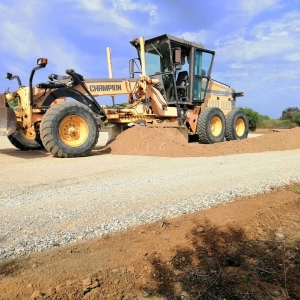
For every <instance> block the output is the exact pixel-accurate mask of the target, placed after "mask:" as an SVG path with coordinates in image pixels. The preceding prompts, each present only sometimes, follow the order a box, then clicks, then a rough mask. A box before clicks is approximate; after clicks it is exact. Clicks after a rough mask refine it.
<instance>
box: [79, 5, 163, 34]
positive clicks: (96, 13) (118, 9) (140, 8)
mask: <svg viewBox="0 0 300 300" xmlns="http://www.w3.org/2000/svg"><path fill="white" fill-rule="evenodd" d="M78 8H80V9H84V10H86V11H87V12H88V13H89V14H90V16H91V17H92V19H93V20H94V21H96V22H101V23H108V24H109V23H110V24H114V25H117V26H118V27H117V28H114V29H115V30H123V31H124V30H128V29H133V28H134V27H135V23H134V21H132V19H130V18H129V17H128V16H126V12H129V11H136V12H139V13H140V12H144V13H147V14H148V15H149V24H154V23H157V22H158V16H157V12H156V11H157V7H156V5H154V4H150V3H148V2H146V1H132V0H113V1H112V2H111V3H110V5H109V4H108V3H105V1H104V0H79V5H78ZM137 19H138V18H135V20H137Z"/></svg>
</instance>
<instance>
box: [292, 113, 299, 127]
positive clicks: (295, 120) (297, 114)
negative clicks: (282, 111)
mask: <svg viewBox="0 0 300 300" xmlns="http://www.w3.org/2000/svg"><path fill="white" fill-rule="evenodd" d="M293 122H294V123H296V124H297V125H298V126H300V110H299V111H298V112H297V113H295V115H294V118H293Z"/></svg>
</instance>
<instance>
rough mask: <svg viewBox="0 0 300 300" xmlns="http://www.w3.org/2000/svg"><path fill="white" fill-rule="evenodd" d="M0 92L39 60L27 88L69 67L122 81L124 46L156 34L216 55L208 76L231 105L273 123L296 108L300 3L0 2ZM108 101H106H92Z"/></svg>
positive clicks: (13, 86)
mask: <svg viewBox="0 0 300 300" xmlns="http://www.w3.org/2000/svg"><path fill="white" fill-rule="evenodd" d="M0 28H1V30H0V39H1V47H0V57H1V59H0V93H2V92H3V91H4V90H5V89H6V88H8V87H10V90H11V91H14V90H17V87H18V85H17V81H16V80H13V81H9V80H7V79H6V78H5V74H6V72H10V73H12V74H13V75H19V76H20V78H21V80H22V84H23V85H28V81H29V75H30V72H31V70H32V68H33V67H35V66H36V60H37V58H39V57H46V58H48V65H47V67H46V68H45V69H42V70H39V71H37V72H36V74H35V77H34V81H33V83H34V84H37V83H40V82H45V81H47V78H48V75H49V74H52V73H54V74H59V75H64V74H65V70H66V69H70V68H72V69H74V70H75V71H76V72H77V73H80V74H82V75H83V77H84V78H107V77H108V69H107V60H106V47H110V48H111V49H112V64H113V76H114V77H118V78H127V77H129V67H128V62H129V60H130V59H131V58H135V57H137V54H136V51H135V49H134V47H132V46H131V45H130V44H129V41H131V40H132V39H133V38H134V37H140V36H143V37H144V38H145V39H148V38H152V37H156V36H159V35H162V34H164V33H167V34H171V35H174V36H177V37H183V38H185V39H186V40H189V41H195V42H201V43H202V44H204V47H205V48H206V49H209V50H214V51H215V52H216V56H215V60H214V66H213V70H212V78H213V79H216V80H218V81H221V82H223V83H225V84H228V85H230V86H231V87H232V88H234V89H235V90H236V91H237V92H244V94H245V96H244V97H243V98H237V106H242V107H249V108H251V109H253V110H255V111H257V112H258V113H260V114H262V115H268V116H270V117H271V118H279V117H280V116H281V114H282V111H283V110H284V109H286V108H288V107H299V108H300V0H226V1H220V0H210V1H203V0H202V1H201V0H194V1H192V0H184V1H178V0H152V1H151V0H110V1H108V0H50V1H49V0H1V3H0ZM97 100H99V102H100V103H106V104H110V99H100V98H97Z"/></svg>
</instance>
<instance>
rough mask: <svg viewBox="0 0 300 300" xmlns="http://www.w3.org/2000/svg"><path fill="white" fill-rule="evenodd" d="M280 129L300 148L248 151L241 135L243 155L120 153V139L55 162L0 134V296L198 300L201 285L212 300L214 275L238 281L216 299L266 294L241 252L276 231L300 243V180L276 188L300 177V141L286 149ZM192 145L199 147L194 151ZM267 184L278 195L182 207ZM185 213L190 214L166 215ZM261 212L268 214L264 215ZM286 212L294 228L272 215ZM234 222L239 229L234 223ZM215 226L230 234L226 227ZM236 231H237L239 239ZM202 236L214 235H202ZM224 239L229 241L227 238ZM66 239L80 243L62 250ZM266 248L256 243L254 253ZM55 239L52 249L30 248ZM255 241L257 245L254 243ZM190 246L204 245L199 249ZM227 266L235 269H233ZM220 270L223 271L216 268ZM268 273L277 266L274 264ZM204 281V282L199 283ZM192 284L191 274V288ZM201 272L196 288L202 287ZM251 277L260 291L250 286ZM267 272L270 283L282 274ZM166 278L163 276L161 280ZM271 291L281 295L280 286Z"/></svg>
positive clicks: (48, 244)
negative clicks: (190, 274) (271, 275)
mask: <svg viewBox="0 0 300 300" xmlns="http://www.w3.org/2000/svg"><path fill="white" fill-rule="evenodd" d="M135 131H136V130H135ZM295 132H296V131H295ZM132 133H134V134H137V132H134V131H132ZM297 133H298V131H297ZM288 134H289V133H287V136H288ZM268 136H269V135H268ZM270 136H271V135H270ZM278 137H280V140H282V141H285V144H284V147H283V149H286V148H288V149H293V148H294V150H288V151H279V152H278V151H273V152H263V153H254V154H251V153H249V152H251V151H249V147H248V146H247V143H248V144H249V143H250V141H245V142H247V143H245V144H244V145H243V144H242V143H241V142H240V143H239V149H242V148H243V147H244V150H246V151H245V152H246V153H245V154H239V155H228V156H224V155H223V156H217V157H213V156H212V157H208V158H207V157H186V156H187V155H183V156H185V157H181V158H165V157H153V156H140V155H135V156H128V155H111V154H107V153H114V151H117V152H118V151H122V147H121V146H120V143H121V142H120V140H118V138H117V140H116V141H115V142H113V143H111V144H110V145H109V151H108V150H107V149H108V148H106V149H105V150H101V149H99V148H97V149H95V151H93V154H92V155H91V156H89V157H86V158H78V159H55V158H53V157H51V156H50V155H49V154H47V153H46V152H44V151H36V152H20V151H17V150H15V149H14V148H13V147H12V146H10V145H9V143H8V141H7V140H6V139H5V138H3V137H0V168H1V169H0V170H1V171H0V173H1V178H2V180H1V183H0V188H1V189H0V190H1V192H0V202H1V208H0V217H1V219H0V220H1V221H0V222H1V224H0V225H1V227H0V228H1V229H0V243H1V244H0V247H1V248H0V250H1V253H2V254H1V255H2V260H3V263H2V264H1V266H0V290H2V291H3V292H2V293H1V294H0V299H27V298H29V297H31V296H32V299H82V298H83V297H84V299H106V298H108V297H109V296H108V295H110V298H111V299H134V297H138V298H137V299H143V297H148V298H149V297H150V298H151V297H152V299H159V297H164V298H163V299H176V298H175V297H180V295H181V297H186V298H181V299H196V298H195V297H196V296H195V295H197V293H200V294H201V293H203V292H205V291H207V292H205V293H204V294H205V295H206V296H207V297H208V298H204V297H202V298H201V299H213V298H209V295H210V293H211V291H209V290H210V288H211V286H212V285H215V284H216V283H217V282H218V280H219V279H222V280H223V281H222V282H223V283H222V282H219V283H220V284H221V283H222V284H224V282H225V281H224V280H225V279H226V280H227V279H230V278H231V277H230V276H231V275H232V276H233V275H234V276H235V277H234V278H239V279H240V285H238V286H233V287H232V290H231V291H230V290H226V289H224V288H223V290H222V288H221V286H222V284H221V285H220V286H218V289H219V294H218V295H222V296H223V297H224V296H225V294H226V293H227V295H229V294H230V293H232V295H233V294H237V295H238V293H241V294H243V293H244V292H245V289H246V290H247V289H248V293H249V295H254V294H255V293H257V294H263V293H265V295H268V293H270V292H269V290H268V288H267V283H268V284H271V283H269V282H267V283H266V285H264V286H263V288H262V287H260V288H258V286H257V285H256V284H254V283H253V282H255V280H256V279H257V277H255V276H254V275H253V272H252V273H251V272H250V269H249V270H248V269H247V272H248V273H249V274H250V275H251V276H252V277H251V276H250V275H249V274H248V273H247V274H246V275H245V274H244V273H243V272H246V271H245V266H246V265H247V264H246V263H245V264H243V263H241V262H240V265H239V266H235V264H236V260H241V258H240V257H237V256H238V251H236V250H237V249H241V248H243V247H244V244H242V243H243V242H245V243H248V244H249V245H251V246H249V248H251V247H252V248H253V247H254V244H253V243H252V241H251V239H252V240H253V239H254V240H257V237H258V236H259V238H262V239H268V238H270V241H271V240H273V239H274V238H277V240H276V239H274V243H275V244H274V245H275V246H276V247H277V246H281V245H283V246H284V247H285V248H282V249H281V250H280V251H282V255H283V256H284V255H286V252H285V250H287V245H285V244H284V242H285V241H286V240H285V238H286V236H289V239H290V240H293V241H295V243H294V245H296V244H297V243H298V240H297V235H296V232H297V228H298V227H297V226H298V225H299V224H298V223H297V222H298V221H297V220H298V219H299V218H298V217H297V216H298V215H299V203H298V202H297V201H298V200H297V199H298V198H299V196H298V194H297V191H298V187H297V186H293V187H290V188H289V191H286V190H277V189H276V186H282V185H284V184H286V183H289V182H291V181H295V182H296V181H298V182H300V163H299V162H300V150H299V149H295V148H297V146H296V147H295V146H289V143H288V139H284V137H283V136H279V135H277V136H275V135H274V139H275V140H276V139H277V140H278ZM259 138H260V137H259ZM265 138H266V139H269V140H271V139H270V138H269V137H265ZM171 139H173V136H171ZM256 139H258V138H256ZM298 139H299V136H296V137H295V140H296V141H295V140H293V141H291V143H292V145H298V144H297V143H298ZM253 140H254V139H253ZM128 142H130V141H129V139H128ZM118 143H119V144H118ZM145 144H146V143H145ZM170 144H171V147H172V143H171V141H169V144H168V143H166V144H165V145H164V146H165V148H166V146H168V145H170ZM173 144H174V143H173ZM225 144H226V143H224V145H225ZM260 144H264V143H263V142H262V143H260ZM122 145H123V148H124V149H123V151H124V152H126V151H128V149H130V145H129V146H128V144H127V145H126V144H125V143H124V142H123V144H122ZM224 145H214V146H215V147H214V148H213V147H211V146H212V145H206V146H208V147H209V149H210V154H212V153H213V149H214V151H216V152H218V151H223V152H224V149H225V148H224V147H225V146H224ZM199 146H200V147H202V146H203V145H199ZM276 146H278V142H277V145H276ZM118 147H119V148H118ZM182 147H189V148H190V149H191V147H193V148H195V147H197V145H191V146H186V145H184V144H180V145H179V148H180V149H182ZM222 147H223V149H221V148H222ZM230 147H231V148H232V149H233V148H234V147H233V146H232V144H229V143H227V149H228V148H230ZM247 147H248V148H247ZM272 147H274V145H273V144H270V145H269V146H268V147H267V148H269V149H270V148H272ZM289 147H290V148H289ZM141 148H142V144H141V143H139V145H138V147H135V149H136V150H137V149H138V150H139V151H140V150H141ZM236 148H237V147H236ZM299 148H300V147H299ZM132 149H133V148H132V147H131V150H132ZM220 149H221V150H220ZM255 149H256V148H255ZM136 150H135V151H136ZM144 150H145V149H144ZM147 151H148V152H149V149H148V150H147ZM172 151H173V152H172V153H173V154H174V153H175V152H176V149H175V150H174V147H173V149H172ZM174 151H175V152H174ZM180 151H181V150H180ZM184 151H185V153H186V150H184ZM193 151H194V152H193ZM197 151H199V150H197ZM227 151H228V150H227ZM239 151H240V150H239ZM263 151H266V150H263ZM225 152H226V151H225ZM254 152H257V151H254ZM163 153H165V152H163ZM193 153H195V150H192V154H193ZM238 153H239V152H238ZM148 155H149V154H148ZM172 156H174V155H172ZM191 156H195V155H194V154H193V155H191ZM270 188H271V189H273V190H274V191H273V194H271V196H270V195H269V196H266V195H263V196H255V197H253V196H252V198H249V199H247V200H242V199H240V200H239V201H237V203H228V204H227V205H226V206H224V205H221V206H219V207H218V208H215V210H212V212H211V210H208V211H207V212H205V213H204V212H198V213H196V214H195V215H186V214H187V213H191V212H194V211H197V210H199V209H204V208H207V207H209V206H212V205H215V204H217V203H225V202H228V201H229V200H230V199H233V198H235V197H239V196H247V195H252V194H257V193H260V192H264V191H266V190H269V189H270ZM299 192H300V190H299ZM278 195H284V196H283V197H284V198H283V199H280V197H281V196H279V197H278ZM242 203H243V205H242ZM249 203H252V204H249ZM231 205H233V206H232V207H233V208H232V209H230V206H231ZM287 206H289V207H290V209H287ZM273 208H274V210H273ZM218 209H219V211H218ZM259 211H260V212H261V213H259ZM280 211H282V212H283V213H282V214H281V213H280ZM182 214H185V215H184V216H183V217H179V218H177V219H172V220H171V219H170V217H175V216H180V215H182ZM210 214H211V215H210ZM284 214H286V215H284ZM260 215H263V216H264V217H263V219H260ZM218 216H222V218H221V219H220V217H218ZM281 216H283V218H285V217H286V218H288V219H291V220H293V221H292V222H294V223H293V226H292V227H291V228H292V229H291V228H289V227H288V225H290V223H289V222H290V221H284V222H283V221H280V219H279V220H277V218H280V217H281ZM267 220H269V224H268V222H267ZM152 221H158V223H154V224H152V225H144V226H142V227H135V229H130V230H129V231H125V232H123V233H122V232H121V233H118V234H117V235H116V236H111V233H112V232H115V231H119V230H124V229H126V228H128V227H132V226H137V225H139V224H142V223H145V222H152ZM270 224H273V225H272V226H273V227H272V228H269V227H270V226H269V225H270ZM220 226H221V227H220ZM247 226H248V227H247ZM233 227H235V228H236V230H233V231H232V230H231V229H230V228H233ZM246 227H247V229H246ZM220 228H221V229H222V230H224V232H219V231H220V230H221V229H220ZM222 230H221V231H222ZM197 232H198V233H197ZM208 232H209V234H208ZM212 232H214V234H213V235H212ZM237 232H240V233H239V234H238V235H236V234H237ZM202 233H203V234H204V233H205V234H206V233H207V235H201V236H197V234H198V235H199V234H202ZM246 233H247V234H246ZM275 233H278V236H276V235H274V234H275ZM269 234H272V238H271V235H270V237H269ZM223 235H225V236H226V237H227V238H225V239H224V238H222V236H223ZM97 236H102V239H101V240H100V241H97V240H96V241H92V242H89V243H83V244H82V241H83V240H85V239H90V238H92V237H97ZM205 236H207V237H208V236H210V238H211V243H212V244H210V245H208V244H207V245H206V247H204V246H203V243H204V242H205V241H204V240H203V238H204V237H205ZM213 236H215V238H213ZM238 236H239V237H240V240H239V241H237V237H238ZM281 236H282V237H281ZM217 237H218V239H219V240H218V239H217ZM199 239H201V243H200V240H199ZM222 239H223V240H222ZM278 240H279V242H278ZM230 241H231V244H232V242H233V241H234V243H236V249H229V248H230ZM70 243H71V244H72V243H75V245H73V246H68V247H63V246H62V245H64V244H70ZM195 243H196V244H195ZM199 243H200V244H201V247H204V248H203V249H202V248H201V247H200V244H199ZM206 243H208V240H207V241H206ZM216 243H219V244H218V245H217V244H216ZM216 245H217V246H216ZM269 246H270V245H262V244H260V245H259V249H264V247H267V248H268V247H269ZM56 247H58V248H57V249H56V250H55V251H54V252H53V251H52V252H45V253H44V252H43V253H42V254H30V255H29V254H28V253H31V252H34V251H39V250H42V249H44V248H56ZM270 247H271V246H270ZM200 248H201V249H202V250H201V249H200ZM195 249H196V250H197V249H198V250H197V251H198V252H199V251H200V250H201V251H202V252H203V251H204V252H205V257H206V258H205V257H204V256H203V257H201V258H200V256H199V253H200V252H201V251H200V252H199V253H198V252H197V251H196V250H195ZM220 249H223V250H222V251H221V250H220ZM255 249H256V250H257V251H258V247H257V245H255ZM276 249H277V248H276ZM195 251H196V252H195ZM228 251H229V252H228ZM230 251H231V252H230ZM272 251H273V250H272ZM278 251H279V250H278ZM288 251H289V253H290V254H291V253H294V254H293V255H294V256H293V262H290V261H289V263H290V265H293V270H292V267H291V266H290V265H289V268H290V269H289V270H290V271H291V270H292V271H293V272H292V273H289V274H288V275H290V274H292V275H293V276H294V275H296V274H295V272H296V271H297V270H298V269H297V261H298V259H299V257H298V256H297V255H299V251H298V252H297V249H296V248H293V249H290V248H289V250H288ZM227 252H228V253H229V254H228V253H227ZM134 253H136V255H134ZM178 253H180V254H178ZM193 253H194V254H193ZM195 253H198V254H197V255H196V256H197V257H196V256H194V255H195ZM224 253H227V254H226V255H229V256H230V255H232V257H234V258H232V259H233V262H232V264H233V265H230V263H228V265H226V266H225V265H223V262H222V261H221V258H222V257H223V256H224ZM230 253H231V254H230ZM245 254H246V252H245ZM22 255H25V258H24V259H23V260H17V261H10V260H8V259H11V258H12V257H15V256H22ZM28 255H29V256H28ZM222 255H223V256H222ZM250 256H251V255H250V254H249V259H250ZM172 257H173V258H172ZM177 257H178V258H180V260H179V261H177ZM209 257H211V258H212V259H211V260H212V262H211V264H210V263H209V262H206V263H205V264H204V261H206V259H207V258H209ZM223 258H224V257H223ZM225 262H226V260H225ZM243 262H244V258H243ZM201 263H202V267H203V268H204V265H205V268H204V269H206V270H207V269H210V271H211V272H212V273H209V274H208V273H205V274H204V273H203V274H202V273H199V274H198V273H197V274H196V273H195V269H194V268H195V267H197V268H198V269H197V270H199V264H200V265H201ZM285 263H287V262H285ZM207 264H208V265H207ZM181 265H182V266H186V267H187V268H186V270H188V271H189V272H194V273H195V278H194V277H192V278H190V279H188V278H187V277H185V275H186V276H187V275H188V274H185V273H184V271H183V267H181ZM159 266H161V267H159ZM248 266H249V264H248ZM219 267H220V268H219ZM229 267H235V268H237V269H235V270H234V271H235V273H234V274H231V272H232V271H233V270H231V269H230V268H229ZM223 268H227V269H226V271H227V272H229V273H230V274H229V275H230V276H229V275H228V274H227V275H228V276H229V277H228V276H227V277H226V276H225V275H226V274H225V275H224V272H223V271H224V270H223ZM228 268H229V269H228ZM242 268H244V269H242ZM259 268H261V269H262V266H261V265H259ZM204 269H203V270H204ZM221 269H222V275H221V274H220V275H218V274H219V273H220V272H221ZM203 270H202V271H201V272H204V271H203ZM230 270H231V271H230ZM264 271H265V272H270V271H269V269H267V270H264ZM298 271H299V270H298ZM214 272H215V273H214ZM239 272H241V273H239ZM194 273H193V274H194ZM201 274H202V275H201ZM213 274H215V276H213ZM266 274H267V273H266ZM244 275H245V276H246V277H243V276H244ZM157 276H159V278H160V279H159V280H158V278H157ZM247 276H248V277H249V276H250V277H251V278H252V279H251V278H250V279H249V278H248V277H247ZM276 276H277V275H276ZM197 278H198V279H197ZM201 278H202V279H203V280H204V279H205V280H204V281H203V282H202V281H201V280H202V279H201ZM241 278H242V279H241ZM243 278H244V279H243ZM276 278H277V277H276ZM200 279H201V280H200ZM214 279H215V283H214ZM254 279H255V280H254ZM185 280H188V281H189V280H191V281H189V284H187V283H186V282H185ZM197 280H198V281H199V282H200V281H201V284H200V283H199V282H198V284H197ZM249 280H250V281H251V280H252V283H251V284H253V287H255V289H256V290H251V289H250V288H249V286H250V283H249V282H250V281H249ZM270 280H271V279H270ZM272 280H273V281H272ZM272 280H271V282H272V284H274V282H275V279H274V278H273V279H272ZM194 281H195V282H194ZM277 281H278V280H277ZM160 282H162V283H163V284H162V285H160ZM17 286H18V288H17ZM277 287H278V288H276V289H275V290H276V292H277V293H278V295H280V296H282V295H283V294H284V292H285V293H288V292H289V293H290V295H292V293H295V292H297V290H296V289H294V288H291V287H289V289H287V288H286V289H284V287H285V285H284V283H282V282H281V281H280V282H279V281H278V284H277ZM282 288H283V289H284V291H282ZM197 289H198V290H197ZM265 290H267V292H268V293H267V294H266V292H265ZM286 290H287V291H286ZM222 293H223V294H222ZM228 293H229V294H228ZM204 294H203V295H204ZM47 295H48V298H47ZM170 295H171V296H172V295H173V296H172V297H173V298H171V296H170ZM203 295H202V296H203ZM270 295H271V294H270ZM206 296H205V297H206ZM271 296H272V297H273V298H274V297H275V296H276V293H275V294H274V295H273V294H272V295H271ZM271 296H270V297H271ZM1 297H2V298H1ZM26 297H27V298H26ZM101 297H102V298H101ZM153 297H154V298H153ZM155 297H156V298H155ZM189 297H190V298H189ZM193 297H194V298H193ZM273 298H270V299H273ZM228 299H231V298H228ZM232 299H233V298H232ZM236 299H248V298H236ZM249 299H250V298H249ZM253 299H254V298H253ZM261 299H267V298H261ZM278 299H279V298H278ZM295 299H297V298H295Z"/></svg>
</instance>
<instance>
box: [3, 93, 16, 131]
mask: <svg viewBox="0 0 300 300" xmlns="http://www.w3.org/2000/svg"><path fill="white" fill-rule="evenodd" d="M16 130H17V118H16V115H15V112H14V110H13V109H12V108H10V107H6V102H5V95H4V94H0V135H11V134H13V133H14V132H15V131H16Z"/></svg>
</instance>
